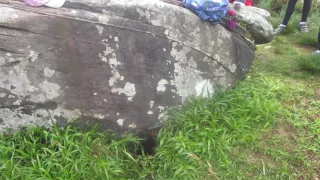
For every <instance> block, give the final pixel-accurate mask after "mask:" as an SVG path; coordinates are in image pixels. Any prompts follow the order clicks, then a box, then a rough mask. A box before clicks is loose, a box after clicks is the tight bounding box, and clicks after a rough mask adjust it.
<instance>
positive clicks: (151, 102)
mask: <svg viewBox="0 0 320 180" xmlns="http://www.w3.org/2000/svg"><path fill="white" fill-rule="evenodd" d="M153 105H154V101H150V102H149V106H150V109H151V108H152V107H153Z"/></svg>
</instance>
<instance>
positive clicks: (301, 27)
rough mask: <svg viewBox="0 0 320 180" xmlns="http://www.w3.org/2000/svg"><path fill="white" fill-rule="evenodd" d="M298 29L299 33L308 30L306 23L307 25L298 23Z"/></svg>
mask: <svg viewBox="0 0 320 180" xmlns="http://www.w3.org/2000/svg"><path fill="white" fill-rule="evenodd" d="M299 31H300V32H301V33H308V32H309V30H308V25H307V23H300V24H299Z"/></svg>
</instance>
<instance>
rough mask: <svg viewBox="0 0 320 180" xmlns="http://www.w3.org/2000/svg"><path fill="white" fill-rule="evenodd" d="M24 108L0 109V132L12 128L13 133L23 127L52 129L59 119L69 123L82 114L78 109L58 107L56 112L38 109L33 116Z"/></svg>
mask: <svg viewBox="0 0 320 180" xmlns="http://www.w3.org/2000/svg"><path fill="white" fill-rule="evenodd" d="M23 111H24V107H22V106H21V107H18V108H15V109H9V108H0V114H1V118H2V119H3V122H2V124H0V131H3V130H5V129H6V128H12V130H13V131H16V130H18V129H20V127H21V126H29V125H30V126H31V125H32V126H35V125H36V126H44V127H47V128H50V127H52V125H53V124H52V123H56V122H57V121H56V119H55V118H57V117H63V118H64V119H67V120H68V121H71V120H73V119H74V118H78V117H80V116H81V112H80V111H79V110H78V109H75V110H68V109H65V108H62V107H60V106H58V107H57V108H56V109H54V110H47V109H38V110H35V111H34V112H31V113H32V114H25V113H23ZM17 115H19V116H17Z"/></svg>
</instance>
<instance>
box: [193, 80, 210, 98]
mask: <svg viewBox="0 0 320 180" xmlns="http://www.w3.org/2000/svg"><path fill="white" fill-rule="evenodd" d="M196 91H197V94H196V96H200V95H201V96H203V97H208V96H209V95H210V94H213V93H214V90H213V85H212V84H211V83H210V80H208V79H204V80H202V81H200V82H199V83H197V85H196Z"/></svg>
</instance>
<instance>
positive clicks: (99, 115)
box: [93, 114, 104, 119]
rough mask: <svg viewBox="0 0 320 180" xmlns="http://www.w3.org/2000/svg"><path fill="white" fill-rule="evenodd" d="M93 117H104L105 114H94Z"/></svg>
mask: <svg viewBox="0 0 320 180" xmlns="http://www.w3.org/2000/svg"><path fill="white" fill-rule="evenodd" d="M93 117H94V118H97V119H104V115H102V114H94V115H93Z"/></svg>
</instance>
